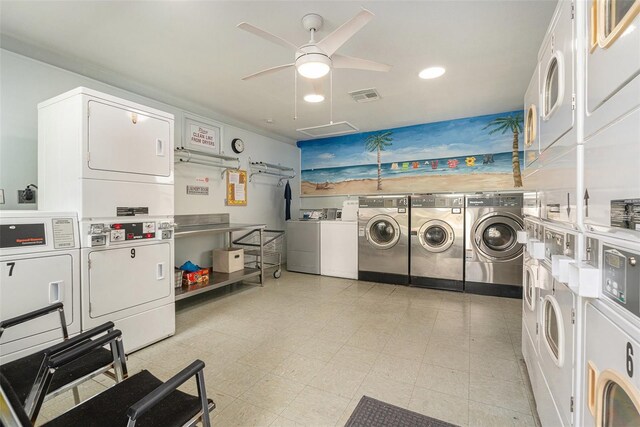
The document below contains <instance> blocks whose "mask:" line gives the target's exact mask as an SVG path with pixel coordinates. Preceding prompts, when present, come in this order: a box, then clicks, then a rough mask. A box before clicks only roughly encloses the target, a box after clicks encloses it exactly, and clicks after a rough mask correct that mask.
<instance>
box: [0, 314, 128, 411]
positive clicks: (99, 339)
mask: <svg viewBox="0 0 640 427" xmlns="http://www.w3.org/2000/svg"><path fill="white" fill-rule="evenodd" d="M56 311H57V312H58V313H59V316H60V323H61V329H62V337H63V341H62V342H60V343H59V344H56V345H54V346H52V347H49V348H46V349H45V350H41V351H37V352H35V353H33V354H31V355H29V356H25V357H23V358H21V359H17V360H14V361H12V362H9V363H6V364H3V365H1V366H0V373H1V374H2V375H3V376H4V377H5V379H6V380H7V381H8V383H10V384H11V387H12V389H13V390H14V392H15V394H16V396H17V397H18V399H19V401H20V404H21V406H22V407H23V408H24V411H25V412H26V413H27V416H28V417H29V419H30V420H31V421H32V422H34V423H35V421H36V419H37V417H38V413H39V412H40V408H41V407H42V404H43V402H44V401H46V400H48V399H51V398H53V397H55V396H57V395H59V394H61V393H64V392H66V391H68V390H70V389H72V390H73V394H74V398H75V402H76V403H80V396H79V393H78V389H77V387H78V385H79V384H81V383H82V382H84V381H87V380H89V379H91V378H93V377H95V376H97V375H99V374H102V373H104V374H108V375H109V374H110V372H108V371H109V370H110V369H112V368H113V369H114V371H115V374H114V375H109V376H110V377H112V378H113V379H115V381H116V382H120V381H122V380H123V379H125V378H126V377H127V364H126V356H125V353H124V347H123V345H122V337H121V333H120V332H119V331H118V333H115V331H114V329H113V328H114V324H113V323H112V322H107V323H105V324H103V325H101V326H98V327H96V328H93V329H91V330H89V331H86V332H84V333H81V334H79V335H76V336H74V337H72V338H69V335H68V332H67V326H66V320H65V316H64V309H63V306H62V303H56V304H52V305H50V306H48V307H44V308H41V309H39V310H35V311H33V312H31V313H27V314H24V315H21V316H17V317H14V318H11V319H7V320H3V321H2V322H0V337H1V336H2V333H3V332H4V331H5V330H6V329H7V328H10V327H13V326H16V325H19V324H22V323H24V322H27V321H30V320H33V319H36V318H39V317H41V316H44V315H47V314H50V313H54V312H56ZM97 343H99V345H98V344H97ZM88 345H92V347H91V351H89V352H86V353H83V354H82V357H76V358H75V359H73V360H69V362H68V363H64V364H57V365H52V364H51V361H52V360H58V359H56V358H57V357H58V356H59V355H60V354H63V353H64V354H69V352H70V351H72V350H75V349H78V348H86V347H87V346H88ZM106 345H109V347H110V348H109V349H107V348H104V346H106ZM83 346H84V347H83Z"/></svg>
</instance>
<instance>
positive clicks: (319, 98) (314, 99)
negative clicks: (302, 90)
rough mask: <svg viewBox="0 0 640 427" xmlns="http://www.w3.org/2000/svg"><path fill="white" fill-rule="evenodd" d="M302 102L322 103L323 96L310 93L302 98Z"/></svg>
mask: <svg viewBox="0 0 640 427" xmlns="http://www.w3.org/2000/svg"><path fill="white" fill-rule="evenodd" d="M304 100H305V101H307V102H312V103H315V102H322V101H324V96H323V95H320V94H319V93H310V94H308V95H305V96H304Z"/></svg>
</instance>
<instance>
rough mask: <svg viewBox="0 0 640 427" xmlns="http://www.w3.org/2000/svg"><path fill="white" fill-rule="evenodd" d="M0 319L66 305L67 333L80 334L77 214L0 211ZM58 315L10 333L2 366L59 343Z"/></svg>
mask: <svg viewBox="0 0 640 427" xmlns="http://www.w3.org/2000/svg"><path fill="white" fill-rule="evenodd" d="M0 277H2V279H1V280H0V318H1V319H2V320H6V319H9V318H12V317H15V316H19V315H22V314H25V313H28V312H30V311H33V310H36V309H39V308H43V307H46V306H48V305H50V304H53V303H57V302H62V303H63V305H64V313H65V320H66V326H67V332H68V334H69V335H70V336H71V335H74V334H77V333H79V332H80V327H81V320H80V319H81V316H80V239H79V235H78V219H77V215H76V214H75V213H59V212H43V211H4V212H0ZM61 339H62V332H61V324H60V317H59V315H58V313H57V312H55V313H51V314H48V315H46V316H43V317H40V318H38V319H35V320H32V321H30V322H27V323H23V324H21V325H18V326H15V327H12V328H9V329H7V330H6V331H5V332H4V333H3V334H2V339H1V340H0V363H7V362H10V361H12V360H15V359H19V358H21V357H23V356H26V355H28V354H31V353H34V352H36V351H38V350H41V349H43V348H46V347H48V346H50V345H53V344H55V343H56V342H59V341H61Z"/></svg>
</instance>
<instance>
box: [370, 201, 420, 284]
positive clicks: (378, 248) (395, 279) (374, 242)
mask: <svg viewBox="0 0 640 427" xmlns="http://www.w3.org/2000/svg"><path fill="white" fill-rule="evenodd" d="M358 279H359V280H367V281H372V282H383V283H396V284H402V285H406V284H408V283H409V197H408V196H370V197H360V199H359V210H358Z"/></svg>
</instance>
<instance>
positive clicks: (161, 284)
mask: <svg viewBox="0 0 640 427" xmlns="http://www.w3.org/2000/svg"><path fill="white" fill-rule="evenodd" d="M173 135H174V118H173V115H171V114H167V113H164V112H162V111H158V110H155V109H151V108H148V107H146V106H143V105H139V104H135V103H132V102H129V101H126V100H123V99H119V98H116V97H113V96H110V95H106V94H103V93H99V92H96V91H93V90H89V89H86V88H77V89H75V90H72V91H70V92H67V93H64V94H62V95H60V96H57V97H55V98H53V99H50V100H48V101H45V102H42V103H41V104H39V105H38V183H39V190H40V205H39V208H40V209H44V210H56V211H73V212H77V215H78V224H79V246H80V255H79V258H80V283H81V291H80V295H81V304H80V306H81V325H82V330H87V329H90V328H92V327H94V326H97V325H99V324H102V323H104V322H106V321H113V322H114V323H115V325H116V327H117V328H118V329H121V330H122V331H123V342H124V346H125V350H126V351H127V352H131V351H134V350H137V349H139V348H142V347H144V346H146V345H149V344H151V343H153V342H156V341H159V340H161V339H163V338H165V337H167V336H170V335H173V334H174V332H175V303H174V287H173V268H174V266H173V264H174V262H173V259H174V240H173V239H174V236H173V214H174V197H173V182H174V172H173V171H174V169H173Z"/></svg>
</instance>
